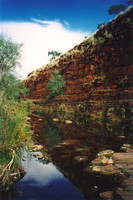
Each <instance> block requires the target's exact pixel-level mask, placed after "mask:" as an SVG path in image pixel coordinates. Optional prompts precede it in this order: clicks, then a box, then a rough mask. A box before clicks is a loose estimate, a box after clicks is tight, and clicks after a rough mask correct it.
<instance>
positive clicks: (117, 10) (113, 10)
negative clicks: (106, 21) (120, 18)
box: [108, 4, 127, 15]
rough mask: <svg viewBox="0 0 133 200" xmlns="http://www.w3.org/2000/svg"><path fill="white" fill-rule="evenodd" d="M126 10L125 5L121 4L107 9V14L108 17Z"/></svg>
mask: <svg viewBox="0 0 133 200" xmlns="http://www.w3.org/2000/svg"><path fill="white" fill-rule="evenodd" d="M126 8H127V6H126V5H123V4H119V5H112V6H111V7H110V8H109V9H108V13H109V14H110V15H113V14H115V15H117V14H119V13H120V12H121V11H124V10H125V9H126Z"/></svg>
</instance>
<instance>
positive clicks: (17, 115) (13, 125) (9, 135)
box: [0, 35, 32, 190]
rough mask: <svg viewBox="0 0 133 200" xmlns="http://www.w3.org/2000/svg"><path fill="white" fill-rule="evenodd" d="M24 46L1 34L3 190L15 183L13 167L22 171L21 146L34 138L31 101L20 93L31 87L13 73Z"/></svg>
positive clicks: (0, 158) (0, 163)
mask: <svg viewBox="0 0 133 200" xmlns="http://www.w3.org/2000/svg"><path fill="white" fill-rule="evenodd" d="M20 47H21V45H19V44H16V43H13V42H12V41H11V40H10V39H7V38H6V37H4V36H2V35H1V36H0V177H1V181H0V190H1V188H2V187H3V188H4V189H9V185H10V183H13V177H12V176H11V174H10V171H12V172H14V170H15V169H16V168H17V173H19V167H18V166H19V165H18V163H19V160H18V155H19V150H20V148H21V147H24V146H25V145H28V143H29V142H30V141H31V133H32V132H31V130H30V126H29V122H28V120H27V116H28V114H29V111H28V104H27V103H26V102H24V101H23V100H22V101H20V94H22V93H25V92H26V91H27V89H26V88H25V87H24V83H23V81H20V80H18V79H17V78H16V77H15V75H14V74H13V70H14V69H15V67H17V66H18V65H19V58H20ZM16 154H17V156H16ZM15 172H16V171H15Z"/></svg>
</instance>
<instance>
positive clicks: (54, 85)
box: [47, 70, 66, 98]
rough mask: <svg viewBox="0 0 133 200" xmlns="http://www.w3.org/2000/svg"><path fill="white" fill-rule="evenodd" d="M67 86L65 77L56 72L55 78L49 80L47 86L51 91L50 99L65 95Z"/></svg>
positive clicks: (54, 73)
mask: <svg viewBox="0 0 133 200" xmlns="http://www.w3.org/2000/svg"><path fill="white" fill-rule="evenodd" d="M65 85H66V83H65V80H64V77H63V76H62V75H61V74H59V72H58V71H57V70H55V71H54V72H53V77H52V78H51V79H50V80H49V82H48V85H47V90H48V91H49V95H48V98H53V97H55V96H58V95H61V94H64V88H65Z"/></svg>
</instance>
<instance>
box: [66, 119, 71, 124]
mask: <svg viewBox="0 0 133 200" xmlns="http://www.w3.org/2000/svg"><path fill="white" fill-rule="evenodd" d="M72 123H73V122H72V121H71V120H65V124H72Z"/></svg>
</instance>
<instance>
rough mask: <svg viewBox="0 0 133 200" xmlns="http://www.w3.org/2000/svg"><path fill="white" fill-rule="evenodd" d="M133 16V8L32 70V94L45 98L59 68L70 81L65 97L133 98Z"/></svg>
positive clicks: (31, 96)
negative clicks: (54, 73) (48, 61)
mask: <svg viewBox="0 0 133 200" xmlns="http://www.w3.org/2000/svg"><path fill="white" fill-rule="evenodd" d="M132 15H133V8H132V9H130V10H129V11H127V12H126V13H124V14H123V15H119V16H118V17H117V18H116V19H114V20H112V21H111V22H109V23H108V24H107V25H105V26H104V27H103V28H102V29H100V30H99V31H97V32H96V33H95V34H94V35H93V36H92V37H90V38H87V39H86V40H84V41H83V42H82V43H81V44H79V45H77V46H75V47H74V48H73V49H71V50H70V51H68V52H66V53H65V54H63V55H61V56H60V57H59V58H58V59H56V60H54V61H52V62H50V63H49V64H48V65H46V66H44V67H42V68H40V69H38V70H36V71H33V72H32V73H30V74H29V76H28V77H27V79H26V85H27V87H28V88H29V89H30V93H29V96H28V97H29V98H32V99H45V98H46V96H47V94H48V91H47V90H46V86H47V84H48V81H49V80H50V78H51V77H52V76H53V71H54V70H55V69H56V70H58V71H59V72H60V74H62V75H64V78H65V80H66V88H65V95H64V97H62V100H63V99H64V100H66V101H83V100H93V99H95V98H96V96H97V97H98V99H99V100H100V99H123V98H125V99H129V98H132V90H131V89H132V86H133V76H132V67H133V66H132V64H133V46H132V45H133V23H132ZM64 42H65V41H64ZM59 98H60V97H59Z"/></svg>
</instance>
